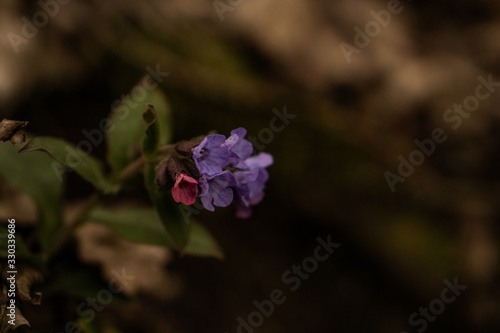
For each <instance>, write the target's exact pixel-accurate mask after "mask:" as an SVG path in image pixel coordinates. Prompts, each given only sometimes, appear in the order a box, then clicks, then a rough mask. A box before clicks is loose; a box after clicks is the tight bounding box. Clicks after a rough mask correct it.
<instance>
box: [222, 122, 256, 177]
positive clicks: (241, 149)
mask: <svg viewBox="0 0 500 333" xmlns="http://www.w3.org/2000/svg"><path fill="white" fill-rule="evenodd" d="M246 134H247V130H246V129H244V128H243V127H240V128H237V129H235V130H232V131H231V136H230V137H229V138H227V140H226V142H225V146H226V147H227V148H228V150H229V163H231V164H232V165H233V166H234V167H235V168H239V169H244V168H246V166H245V163H244V161H245V160H246V159H247V158H249V157H250V156H251V155H252V152H253V147H252V144H251V143H250V141H248V140H245V139H244V137H245V135H246Z"/></svg>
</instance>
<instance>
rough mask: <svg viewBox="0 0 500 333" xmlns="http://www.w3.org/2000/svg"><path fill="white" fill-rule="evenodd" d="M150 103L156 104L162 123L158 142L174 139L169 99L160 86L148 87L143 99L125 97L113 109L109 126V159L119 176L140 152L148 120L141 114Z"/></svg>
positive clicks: (159, 119)
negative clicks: (151, 88)
mask: <svg viewBox="0 0 500 333" xmlns="http://www.w3.org/2000/svg"><path fill="white" fill-rule="evenodd" d="M147 104H152V105H154V106H155V110H156V113H157V123H158V126H159V128H160V129H159V132H160V135H159V143H160V145H166V144H168V142H169V141H170V139H171V133H172V130H171V124H172V121H171V114H170V107H169V105H168V103H167V100H166V98H165V96H164V94H163V92H162V91H161V90H160V89H155V90H151V91H147V93H146V97H145V98H144V99H142V100H141V101H137V100H134V99H132V100H130V97H128V98H127V99H123V100H122V101H121V102H120V103H118V104H117V106H116V107H115V108H114V109H113V110H112V111H111V115H110V119H111V121H110V125H109V126H110V127H109V128H110V130H109V131H108V133H107V136H106V140H107V143H108V156H107V159H108V162H109V164H110V165H111V167H112V169H113V174H114V175H115V176H116V175H118V174H119V173H120V171H122V170H123V169H125V168H126V167H127V165H129V164H130V163H131V162H132V161H134V160H135V159H136V158H137V156H138V155H139V154H140V153H141V148H142V140H143V137H144V133H145V131H146V124H145V123H144V121H143V118H142V114H143V113H144V110H145V109H146V108H147Z"/></svg>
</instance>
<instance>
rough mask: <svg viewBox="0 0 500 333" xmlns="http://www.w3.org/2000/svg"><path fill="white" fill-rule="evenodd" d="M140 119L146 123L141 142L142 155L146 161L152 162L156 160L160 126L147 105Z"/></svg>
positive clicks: (154, 114) (154, 112) (153, 108)
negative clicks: (144, 133)
mask: <svg viewBox="0 0 500 333" xmlns="http://www.w3.org/2000/svg"><path fill="white" fill-rule="evenodd" d="M142 119H143V120H144V122H145V123H146V135H144V139H143V140H142V153H143V154H144V156H145V157H146V158H147V159H148V160H150V161H153V160H155V159H156V153H157V151H158V146H159V143H160V126H159V125H158V122H157V120H158V118H157V116H156V111H155V107H154V106H153V105H151V104H148V108H147V109H146V111H144V113H143V114H142Z"/></svg>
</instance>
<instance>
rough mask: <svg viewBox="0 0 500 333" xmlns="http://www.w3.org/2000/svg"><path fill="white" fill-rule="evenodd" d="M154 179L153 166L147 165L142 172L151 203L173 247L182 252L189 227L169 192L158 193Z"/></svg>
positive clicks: (151, 164)
mask: <svg viewBox="0 0 500 333" xmlns="http://www.w3.org/2000/svg"><path fill="white" fill-rule="evenodd" d="M155 177H156V171H155V167H154V164H153V163H147V164H146V167H145V171H144V182H145V185H146V188H147V190H148V193H149V196H150V198H151V201H152V202H153V204H154V206H155V207H156V210H157V211H158V215H159V216H160V219H161V221H162V223H163V226H164V227H165V229H166V231H167V234H168V236H169V239H170V241H171V242H172V245H173V247H174V248H175V249H177V250H182V249H183V248H184V247H185V246H186V243H187V240H188V236H189V225H188V224H187V223H185V222H184V219H183V218H182V216H181V213H180V210H179V209H178V208H177V207H176V206H175V205H174V204H173V201H172V197H171V195H170V193H169V191H159V189H158V185H157V184H156V181H155Z"/></svg>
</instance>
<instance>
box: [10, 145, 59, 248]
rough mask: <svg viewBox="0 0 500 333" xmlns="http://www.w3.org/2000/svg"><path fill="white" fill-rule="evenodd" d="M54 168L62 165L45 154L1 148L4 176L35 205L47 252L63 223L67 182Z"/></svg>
mask: <svg viewBox="0 0 500 333" xmlns="http://www.w3.org/2000/svg"><path fill="white" fill-rule="evenodd" d="M54 164H57V165H58V163H56V162H54V161H52V159H51V158H50V157H49V156H47V155H46V154H44V153H42V152H34V153H31V154H18V152H17V148H15V147H14V146H12V145H10V144H0V176H1V177H2V178H3V179H5V181H6V182H7V183H8V184H9V185H10V186H12V187H13V188H16V189H18V190H20V191H22V192H25V193H26V194H28V195H30V196H31V197H32V198H33V200H34V201H35V203H36V205H37V208H38V222H39V230H40V241H41V243H42V247H43V248H44V249H47V247H48V246H49V244H50V242H51V240H52V238H53V236H54V235H55V233H56V232H57V231H58V230H59V228H60V227H61V226H62V221H63V217H62V206H61V201H62V191H63V181H62V178H60V175H59V174H58V173H57V172H58V171H59V170H58V169H56V168H54Z"/></svg>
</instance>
